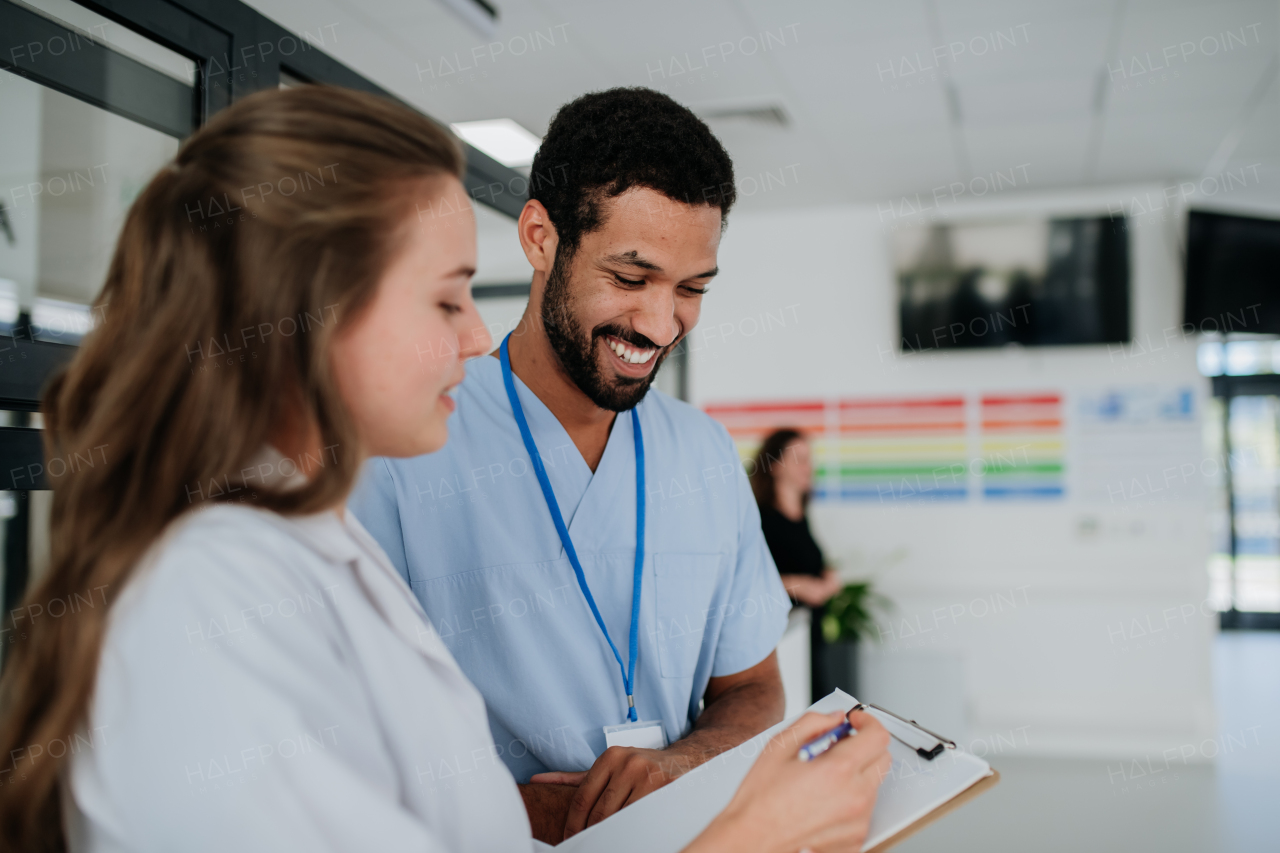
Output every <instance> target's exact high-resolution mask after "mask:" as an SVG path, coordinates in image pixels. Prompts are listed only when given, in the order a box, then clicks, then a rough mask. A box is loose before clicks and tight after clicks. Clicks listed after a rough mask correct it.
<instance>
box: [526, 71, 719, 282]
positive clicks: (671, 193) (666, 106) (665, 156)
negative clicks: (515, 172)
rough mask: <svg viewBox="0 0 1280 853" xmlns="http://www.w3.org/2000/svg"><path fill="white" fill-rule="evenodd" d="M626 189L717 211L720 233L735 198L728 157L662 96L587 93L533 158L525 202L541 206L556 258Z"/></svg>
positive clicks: (564, 112)
mask: <svg viewBox="0 0 1280 853" xmlns="http://www.w3.org/2000/svg"><path fill="white" fill-rule="evenodd" d="M632 187H649V188H651V189H654V190H657V191H658V192H660V193H662V194H663V195H665V196H667V197H669V198H672V199H675V200H676V201H682V202H685V203H686V204H695V205H696V204H705V205H709V206H714V207H719V208H720V217H721V219H720V221H721V227H722V228H723V227H724V223H725V221H726V219H727V217H728V215H729V208H730V207H732V206H733V202H734V200H735V199H736V198H737V191H736V190H735V189H734V185H733V161H732V160H730V159H729V154H728V152H726V151H725V150H724V146H723V145H721V144H720V140H718V139H716V137H715V135H714V134H713V133H712V132H711V128H709V127H707V125H706V124H705V123H704V122H703V121H702V119H700V118H698V117H697V116H696V115H694V114H693V112H692V111H691V110H690V109H689V108H688V107H684V106H681V105H680V104H678V103H676V102H675V101H674V100H673V99H672V98H670V97H669V96H667V95H664V94H662V93H661V92H655V91H654V90H652V89H646V88H643V87H640V86H636V87H631V88H617V89H608V90H606V91H603V92H591V93H589V94H586V95H583V96H582V97H580V98H577V99H576V100H573V101H570V102H569V103H567V104H565V105H564V106H563V107H561V108H560V109H559V111H557V112H556V114H555V117H554V118H552V119H551V126H550V127H549V128H547V135H546V138H544V139H543V140H542V147H540V148H539V149H538V154H537V156H535V157H534V158H533V167H532V169H531V170H530V173H529V198H531V199H537V200H538V201H540V202H542V205H543V206H544V207H546V209H547V214H548V215H549V216H550V218H551V224H552V225H554V226H555V229H556V234H557V236H558V238H559V245H560V246H562V247H563V248H564V250H565V253H564V255H563V257H565V258H570V257H572V256H573V254H574V253H575V252H577V250H578V245H579V244H580V242H581V240H582V237H583V235H584V234H588V233H590V232H591V231H594V230H595V229H596V228H599V227H600V225H601V223H602V216H601V211H600V203H601V202H602V201H604V200H605V199H608V198H614V197H616V196H619V195H621V194H622V193H624V192H626V191H627V190H629V189H631V188H632ZM557 255H559V252H558V251H557Z"/></svg>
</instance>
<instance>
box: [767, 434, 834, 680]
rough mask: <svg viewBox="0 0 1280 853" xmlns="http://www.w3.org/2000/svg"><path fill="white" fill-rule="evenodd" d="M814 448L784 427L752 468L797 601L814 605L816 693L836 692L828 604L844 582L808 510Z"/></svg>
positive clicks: (773, 543)
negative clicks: (828, 657) (829, 658)
mask: <svg viewBox="0 0 1280 853" xmlns="http://www.w3.org/2000/svg"><path fill="white" fill-rule="evenodd" d="M812 457H813V454H812V451H811V449H810V447H809V442H808V440H807V439H805V437H804V435H803V434H802V433H800V432H799V431H797V430H794V429H780V430H777V431H775V432H774V433H772V434H771V435H770V436H769V437H768V438H766V439H765V440H764V444H762V445H761V446H760V450H759V452H757V453H756V457H755V466H754V467H753V468H752V470H751V489H752V491H753V492H755V496H756V503H758V504H759V505H760V526H761V527H762V528H763V529H764V538H765V542H766V543H768V545H769V551H770V552H771V553H772V554H773V561H774V562H775V563H776V564H777V565H778V572H779V574H781V575H782V583H783V586H785V587H786V588H787V593H788V594H789V595H790V596H791V599H792V600H793V601H794V602H796V603H797V604H802V605H805V606H806V607H808V608H809V609H810V610H811V611H812V614H813V616H812V620H811V623H810V628H809V646H810V666H811V669H810V673H811V682H810V683H811V684H812V686H813V687H812V689H813V697H814V699H819V698H821V697H822V696H825V695H826V694H827V693H829V692H831V689H832V685H829V684H828V683H827V681H828V679H827V677H826V667H825V665H824V660H825V651H826V642H825V640H823V637H822V616H823V612H824V605H826V603H827V602H828V601H830V600H831V597H832V596H833V595H835V594H836V593H837V592H839V591H840V587H841V586H842V584H841V583H840V579H839V578H838V577H837V576H836V572H835V570H834V569H832V568H830V567H829V566H828V565H827V564H826V560H825V559H824V558H823V556H822V549H821V548H819V547H818V543H817V542H816V541H814V538H813V534H812V533H811V532H810V531H809V519H808V516H807V515H806V510H807V508H808V505H809V493H810V491H811V490H812V488H813V459H812Z"/></svg>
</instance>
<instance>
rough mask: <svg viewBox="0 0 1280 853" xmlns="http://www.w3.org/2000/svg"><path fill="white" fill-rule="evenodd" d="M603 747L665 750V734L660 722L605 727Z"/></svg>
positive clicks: (649, 721) (648, 721) (647, 721)
mask: <svg viewBox="0 0 1280 853" xmlns="http://www.w3.org/2000/svg"><path fill="white" fill-rule="evenodd" d="M604 745H605V746H606V747H610V746H634V747H638V748H640V749H666V747H667V732H666V729H664V728H663V727H662V721H660V720H657V721H655V720H640V721H638V722H635V723H623V724H622V725H620V726H605V727H604Z"/></svg>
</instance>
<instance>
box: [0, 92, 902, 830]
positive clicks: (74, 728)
mask: <svg viewBox="0 0 1280 853" xmlns="http://www.w3.org/2000/svg"><path fill="white" fill-rule="evenodd" d="M462 168H463V162H462V157H461V153H460V151H459V149H458V147H457V145H456V143H455V142H454V141H453V140H452V138H451V137H450V136H448V134H447V133H446V132H444V131H442V130H441V129H440V128H439V127H437V126H436V125H434V124H433V123H432V122H430V121H429V120H427V119H425V118H424V117H422V116H420V115H418V114H416V113H414V112H412V111H411V110H409V109H407V108H405V107H402V106H399V105H396V104H393V103H391V102H388V101H385V100H382V99H379V98H376V97H373V96H370V95H365V94H360V93H356V92H350V91H345V90H339V89H333V88H325V87H301V88H297V89H292V90H288V91H280V92H266V93H260V94H257V95H254V96H252V97H249V98H246V99H244V100H242V101H240V102H238V103H237V104H236V105H234V106H232V107H230V108H228V109H227V110H225V111H223V112H222V113H220V114H219V115H217V116H216V117H214V118H213V119H212V120H211V121H210V122H209V123H208V124H207V125H206V126H204V127H203V128H201V129H200V130H199V131H198V132H197V133H195V134H194V135H193V136H192V137H191V138H190V139H188V140H187V141H186V142H185V143H184V145H183V146H182V149H181V150H180V152H179V153H178V155H177V157H176V159H175V160H174V162H173V163H172V164H170V165H169V166H167V167H166V168H165V169H163V170H162V171H161V172H160V173H159V174H157V175H156V176H155V178H154V179H153V180H152V181H151V183H150V184H149V185H148V186H147V188H146V189H145V190H144V191H143V192H142V194H141V195H140V196H139V198H138V199H137V201H136V202H135V203H134V205H133V208H132V209H131V211H130V213H129V216H128V218H127V221H126V223H125V226H124V229H123V232H122V234H121V236H120V240H119V244H118V246H117V249H116V253H115V256H114V259H113V261H112V263H111V266H110V270H109V272H108V276H107V281H106V283H105V286H104V288H103V291H102V294H101V296H100V297H99V300H98V308H99V309H100V311H99V314H100V316H101V317H102V318H103V319H102V322H101V324H100V325H99V326H98V328H96V329H95V330H94V331H93V332H92V333H91V334H90V335H89V336H88V337H87V338H86V339H85V341H84V345H83V347H82V348H81V350H80V352H79V353H78V355H77V356H76V358H75V359H74V360H73V361H72V363H71V364H70V365H69V366H68V367H67V368H66V370H65V371H64V372H63V373H61V374H60V375H59V376H58V377H57V378H56V379H55V380H54V381H53V383H52V385H51V386H50V388H49V389H48V391H47V393H46V396H45V408H44V415H45V425H46V431H45V442H46V454H47V456H48V457H49V459H55V458H58V459H73V458H75V455H76V454H77V453H79V454H81V455H83V454H84V453H85V452H86V451H87V450H89V449H93V450H94V452H95V453H97V454H100V455H101V459H100V460H99V461H98V462H97V463H96V464H95V465H93V466H85V465H64V466H60V467H59V466H50V467H51V468H58V469H59V470H63V471H65V473H64V474H63V475H62V476H61V477H59V478H57V479H56V480H55V482H54V487H55V495H54V506H53V516H52V527H51V540H52V547H53V553H52V567H51V569H50V571H49V572H48V574H47V575H46V576H45V577H44V578H43V579H42V580H41V581H40V583H39V584H38V585H37V586H36V587H35V588H34V589H32V590H31V591H30V593H29V595H28V598H27V603H28V604H29V605H31V608H30V610H31V612H35V610H34V606H35V605H41V606H42V608H43V609H42V611H41V612H43V613H46V614H48V613H51V612H52V611H51V609H50V607H49V606H48V605H49V604H51V603H52V602H56V601H60V602H63V606H62V607H60V608H57V609H58V610H59V612H61V613H62V614H63V615H62V616H60V617H58V618H44V619H40V620H37V621H35V622H33V623H31V624H29V625H28V626H27V628H26V630H25V631H24V632H23V633H22V636H20V637H16V638H15V640H14V641H13V642H12V643H11V645H10V648H9V651H8V660H7V664H6V670H5V673H4V676H3V682H2V684H0V702H2V703H3V704H2V706H0V712H2V714H3V716H2V718H0V755H2V756H5V757H6V758H5V763H6V765H7V766H4V767H0V848H2V849H4V850H14V851H44V850H64V849H72V850H86V851H122V850H131V851H132V850H146V851H166V853H167V851H174V850H210V851H213V850H218V851H226V850H230V849H237V850H257V849H262V850H282V849H297V850H308V851H312V850H344V851H346V850H351V851H356V850H361V851H363V850H379V851H385V853H391V851H401V850H405V851H408V850H419V851H422V850H433V851H434V850H457V851H464V850H494V851H511V850H519V849H525V850H527V849H530V847H531V840H530V835H529V822H528V819H527V816H526V814H525V812H524V809H523V806H522V804H521V800H520V797H519V795H518V793H517V790H516V786H515V783H514V781H513V780H512V778H511V776H510V774H509V773H508V771H507V770H506V768H505V766H504V765H503V763H502V762H501V761H500V760H498V757H497V752H496V750H497V749H498V748H497V747H496V746H495V745H494V743H493V740H492V737H491V735H490V732H489V729H488V724H487V720H486V717H485V712H484V705H483V702H482V700H481V699H480V696H479V694H478V693H477V692H476V691H475V689H474V688H473V687H472V686H471V685H470V683H469V682H468V681H467V680H466V678H465V677H464V676H463V675H462V673H461V671H460V670H459V669H458V668H457V666H456V664H455V663H454V662H453V659H452V657H451V656H450V654H449V652H448V650H447V649H446V648H445V646H444V645H443V643H442V642H441V640H440V637H439V635H438V634H437V633H436V632H435V630H434V629H433V628H432V626H431V625H430V623H429V621H427V619H426V617H425V616H424V615H423V614H422V611H421V609H420V607H419V605H418V604H417V602H416V600H415V599H414V597H413V595H412V593H411V592H410V591H409V589H408V587H406V586H405V585H404V583H403V581H402V580H401V579H400V577H399V576H398V575H397V573H396V572H395V570H394V568H393V567H392V566H391V564H390V563H389V561H388V560H387V558H386V555H385V554H384V553H382V551H381V549H380V548H379V547H378V546H377V544H376V543H375V542H374V541H373V540H372V539H371V538H370V537H369V536H368V535H367V534H366V533H365V532H364V530H363V529H362V528H361V527H360V525H359V523H358V522H356V521H355V520H354V519H353V518H352V517H351V516H350V515H349V514H346V513H344V512H343V509H342V507H343V502H344V500H345V498H346V496H347V494H348V493H349V491H350V489H351V487H352V485H353V483H354V480H355V478H356V476H357V473H358V471H359V470H360V466H361V463H362V462H363V461H364V460H365V459H366V458H368V457H369V456H370V455H383V456H410V455H416V454H421V453H428V452H431V451H433V450H436V449H439V448H440V447H441V446H442V445H443V444H444V442H445V439H446V437H447V434H448V432H447V425H446V421H447V419H448V417H449V414H450V413H451V412H452V411H453V408H454V406H453V401H452V399H451V398H450V397H449V393H448V392H449V390H450V389H451V388H452V387H453V386H454V385H456V384H457V383H458V382H459V381H460V380H461V379H462V377H463V375H464V367H463V364H464V362H465V360H466V359H468V358H470V357H473V356H477V355H481V354H483V353H485V352H487V351H488V349H489V347H490V343H491V342H490V340H489V336H488V333H487V332H486V331H485V328H484V324H483V322H482V321H481V320H480V317H479V315H478V313H477V311H476V307H475V304H474V302H472V300H471V296H470V277H471V275H472V273H473V272H474V268H475V225H474V221H473V219H472V217H471V213H470V207H469V204H468V203H467V198H466V193H465V191H464V189H463V186H462V184H461V182H460V180H459V177H460V175H461V174H462ZM851 720H852V721H853V722H854V723H855V725H856V726H857V727H858V728H859V729H861V730H862V732H861V733H860V734H859V735H857V736H855V737H852V738H850V739H848V740H847V741H843V742H841V743H840V744H838V745H837V746H836V747H834V748H833V749H832V750H831V751H830V754H829V755H824V756H822V757H821V758H820V759H818V760H815V761H813V762H812V763H809V764H802V763H801V762H799V760H798V759H797V758H796V754H795V744H796V743H797V742H800V741H803V740H807V739H809V738H811V737H813V736H815V735H817V734H818V733H820V732H821V731H822V730H824V729H825V728H828V727H830V726H832V725H834V724H835V723H836V722H838V721H839V717H838V715H837V716H835V717H833V716H831V715H825V716H824V715H808V716H806V717H805V718H804V719H802V720H801V721H800V722H799V723H797V724H796V726H795V727H793V729H791V730H790V731H789V732H787V733H785V734H786V739H785V740H784V741H779V743H781V744H782V745H783V746H782V748H780V749H772V750H766V752H765V754H764V755H763V756H762V758H761V759H760V760H759V761H758V762H757V764H756V766H755V769H754V770H753V771H752V773H751V774H750V775H749V776H748V777H747V779H746V781H745V782H744V783H743V785H742V788H741V789H740V790H739V792H738V794H737V795H736V797H735V798H734V800H733V802H732V803H731V804H730V806H729V807H728V808H727V809H726V811H725V812H724V813H722V814H721V815H720V816H719V817H718V818H717V819H716V820H715V821H714V822H713V823H712V824H711V826H710V827H708V829H707V830H706V831H705V832H704V833H703V835H702V836H700V837H699V838H698V840H696V841H695V842H694V843H693V844H692V845H691V846H690V848H689V850H691V851H700V850H730V849H747V848H750V849H753V850H778V851H794V850H798V849H801V848H803V847H811V848H812V849H814V850H820V851H826V850H857V849H859V848H860V846H861V842H862V839H863V837H864V836H865V834H866V831H867V825H868V821H869V818H870V811H871V806H872V804H873V803H874V799H875V791H876V787H877V785H878V783H879V779H880V774H881V773H883V772H884V771H885V769H887V761H888V758H887V752H886V750H885V747H886V744H887V735H886V734H885V732H884V731H883V729H882V728H880V726H879V724H878V723H876V722H875V721H874V720H873V719H871V718H870V717H866V716H864V715H859V714H854V715H851Z"/></svg>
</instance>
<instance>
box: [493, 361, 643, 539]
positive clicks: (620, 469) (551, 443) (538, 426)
mask: <svg viewBox="0 0 1280 853" xmlns="http://www.w3.org/2000/svg"><path fill="white" fill-rule="evenodd" d="M472 365H473V367H472V368H471V369H472V370H475V371H476V378H477V379H479V380H480V381H481V383H482V386H483V388H484V389H485V392H486V393H487V394H489V395H490V396H492V398H493V402H494V404H495V405H498V406H500V407H502V408H504V409H509V407H510V403H509V402H508V400H507V391H506V388H505V387H504V386H503V383H502V365H501V363H500V362H499V361H498V359H496V358H482V359H476V360H475V361H474V362H472ZM512 378H513V379H514V380H515V386H516V394H517V395H519V397H520V405H521V407H522V408H523V409H524V415H525V419H526V420H527V421H528V422H529V431H530V432H531V433H532V434H533V438H534V440H535V441H536V442H537V444H538V449H539V452H541V454H542V458H543V461H544V462H545V463H546V465H547V474H548V476H549V477H550V478H551V482H552V486H553V487H554V488H555V493H556V500H557V501H558V502H559V504H560V513H561V515H563V516H564V520H565V525H566V526H567V527H568V528H569V535H570V536H571V537H572V538H573V541H574V542H575V543H583V544H581V545H579V546H578V547H580V548H583V549H584V550H585V549H586V543H588V542H594V541H596V540H597V539H598V538H599V534H598V532H595V531H593V530H592V529H591V528H590V527H589V526H588V525H590V524H591V520H590V518H589V516H590V515H592V513H582V514H580V513H579V512H578V509H579V507H581V506H582V505H583V504H584V503H585V502H587V501H590V502H591V503H592V504H595V505H598V506H608V505H609V504H612V503H614V502H616V501H617V500H618V498H619V497H620V495H619V493H618V492H617V491H615V487H616V488H618V489H623V490H626V491H628V492H629V493H631V494H634V490H635V486H634V483H635V453H634V450H633V448H634V446H635V435H634V432H633V430H632V428H631V418H630V417H621V416H619V417H615V418H614V419H613V428H612V429H610V430H609V440H608V441H607V442H606V443H605V446H604V453H603V454H602V455H601V457H600V464H599V465H597V466H596V470H595V473H594V474H593V473H592V471H591V467H590V466H589V465H587V461H586V460H585V459H583V458H582V453H581V452H580V451H579V450H578V446H577V445H576V444H574V443H573V439H572V438H571V437H570V436H569V431H568V430H566V429H565V428H564V425H563V424H561V423H560V419H559V418H557V417H556V416H555V413H554V412H552V411H551V409H549V408H547V405H546V404H545V403H543V402H542V400H541V399H540V398H539V397H538V395H537V394H535V393H533V391H532V389H530V388H529V386H528V385H526V384H524V382H523V381H522V380H521V379H520V377H519V376H517V375H516V374H515V373H514V372H513V373H512ZM644 410H645V407H644V401H643V400H642V401H641V402H640V404H639V405H638V406H637V411H638V412H639V413H640V414H641V415H642V416H643V413H644ZM623 414H624V415H625V413H623ZM511 426H512V428H513V429H514V428H515V423H514V421H513V422H512V424H511ZM557 469H559V470H557ZM529 476H533V474H532V472H530V473H529ZM580 517H582V518H583V519H584V520H582V521H579V518H580Z"/></svg>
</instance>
